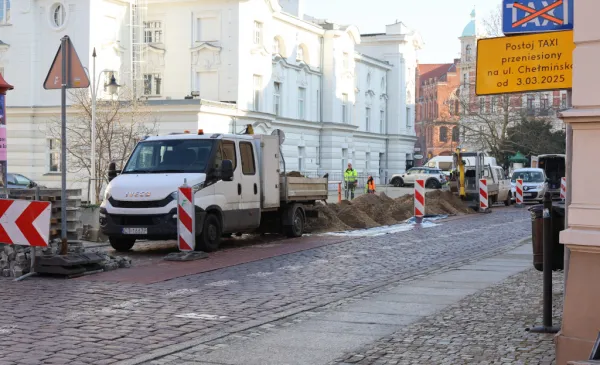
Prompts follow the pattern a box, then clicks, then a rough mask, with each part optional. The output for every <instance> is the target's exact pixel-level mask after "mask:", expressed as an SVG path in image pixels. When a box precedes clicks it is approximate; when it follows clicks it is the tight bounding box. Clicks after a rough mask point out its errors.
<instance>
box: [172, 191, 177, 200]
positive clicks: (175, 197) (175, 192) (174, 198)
mask: <svg viewBox="0 0 600 365" xmlns="http://www.w3.org/2000/svg"><path fill="white" fill-rule="evenodd" d="M177 194H179V193H178V192H177V191H174V192H172V193H171V194H170V195H171V198H173V200H177Z"/></svg>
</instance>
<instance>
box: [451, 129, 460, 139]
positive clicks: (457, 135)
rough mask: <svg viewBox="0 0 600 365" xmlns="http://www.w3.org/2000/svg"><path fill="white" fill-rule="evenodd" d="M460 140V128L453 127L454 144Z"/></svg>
mask: <svg viewBox="0 0 600 365" xmlns="http://www.w3.org/2000/svg"><path fill="white" fill-rule="evenodd" d="M458 139H459V133H458V126H454V127H452V142H458Z"/></svg>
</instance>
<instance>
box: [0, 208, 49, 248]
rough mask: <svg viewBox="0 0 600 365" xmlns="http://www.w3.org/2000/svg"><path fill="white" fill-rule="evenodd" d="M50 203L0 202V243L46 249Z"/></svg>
mask: <svg viewBox="0 0 600 365" xmlns="http://www.w3.org/2000/svg"><path fill="white" fill-rule="evenodd" d="M51 209H52V208H51V206H50V202H38V201H26V200H0V242H1V243H4V244H9V245H24V246H37V247H48V239H49V237H50V213H51Z"/></svg>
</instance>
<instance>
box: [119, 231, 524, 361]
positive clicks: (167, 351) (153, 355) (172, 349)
mask: <svg viewBox="0 0 600 365" xmlns="http://www.w3.org/2000/svg"><path fill="white" fill-rule="evenodd" d="M361 238H362V237H361ZM528 240H531V236H529V237H526V238H523V239H521V240H519V241H517V242H515V243H513V244H509V245H506V246H504V247H501V248H497V249H492V250H489V251H485V252H482V253H480V254H479V255H476V256H471V257H469V258H466V259H465V258H460V259H455V260H449V261H447V262H442V263H439V264H437V265H435V266H432V267H429V268H427V269H422V270H419V271H415V272H412V273H410V274H405V275H401V276H398V277H395V278H393V279H387V280H383V281H381V282H379V283H377V284H373V285H370V286H368V287H366V288H361V289H356V290H353V291H350V292H347V293H344V294H341V295H339V296H337V297H335V298H332V299H328V300H323V301H320V302H318V303H313V304H310V305H303V306H301V307H297V308H294V309H290V310H286V311H283V312H279V313H276V314H270V315H266V316H265V317H263V319H255V320H251V321H249V322H246V323H244V324H240V325H237V326H233V327H230V328H229V329H228V330H226V331H224V330H220V331H217V332H215V333H213V334H210V335H204V336H200V337H199V338H197V339H195V340H190V341H186V342H182V343H179V344H175V345H170V346H165V347H163V348H161V349H158V350H156V351H152V352H150V353H148V354H146V355H142V356H138V357H137V358H135V359H129V360H124V361H120V362H117V363H115V364H116V365H139V364H143V363H147V362H150V361H153V360H156V359H159V358H162V357H165V356H168V355H171V354H174V353H176V352H181V351H184V350H187V349H190V348H192V347H195V346H198V345H202V344H204V343H206V342H210V341H214V340H218V339H221V338H224V337H227V336H229V335H231V334H234V333H237V332H241V331H247V330H249V329H252V328H255V327H259V326H263V325H265V324H269V323H272V322H276V321H280V320H282V319H284V318H287V317H292V316H294V315H297V314H301V313H304V312H307V311H311V310H315V309H317V308H321V307H325V306H327V305H330V304H333V303H336V302H339V301H341V300H345V299H349V298H352V297H355V296H358V295H361V294H365V293H368V292H374V291H377V290H380V289H382V288H384V287H387V286H391V285H395V284H396V283H398V282H399V281H403V280H407V279H411V278H414V277H418V276H422V275H429V274H431V273H435V272H437V271H445V270H448V269H454V268H456V267H457V266H464V265H468V264H470V263H473V262H477V261H479V260H482V259H485V258H489V257H493V256H497V255H500V254H503V253H505V252H508V251H510V250H512V249H514V248H517V247H519V246H522V245H523V244H524V243H525V242H527V241H528ZM349 241H352V240H349ZM346 242H347V241H346Z"/></svg>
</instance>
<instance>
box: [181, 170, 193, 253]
mask: <svg viewBox="0 0 600 365" xmlns="http://www.w3.org/2000/svg"><path fill="white" fill-rule="evenodd" d="M177 192H178V193H177V242H178V244H179V251H194V248H195V247H196V207H195V205H194V191H193V189H192V187H191V186H188V185H187V181H184V183H183V185H182V186H180V187H179V189H178V190H177Z"/></svg>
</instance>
